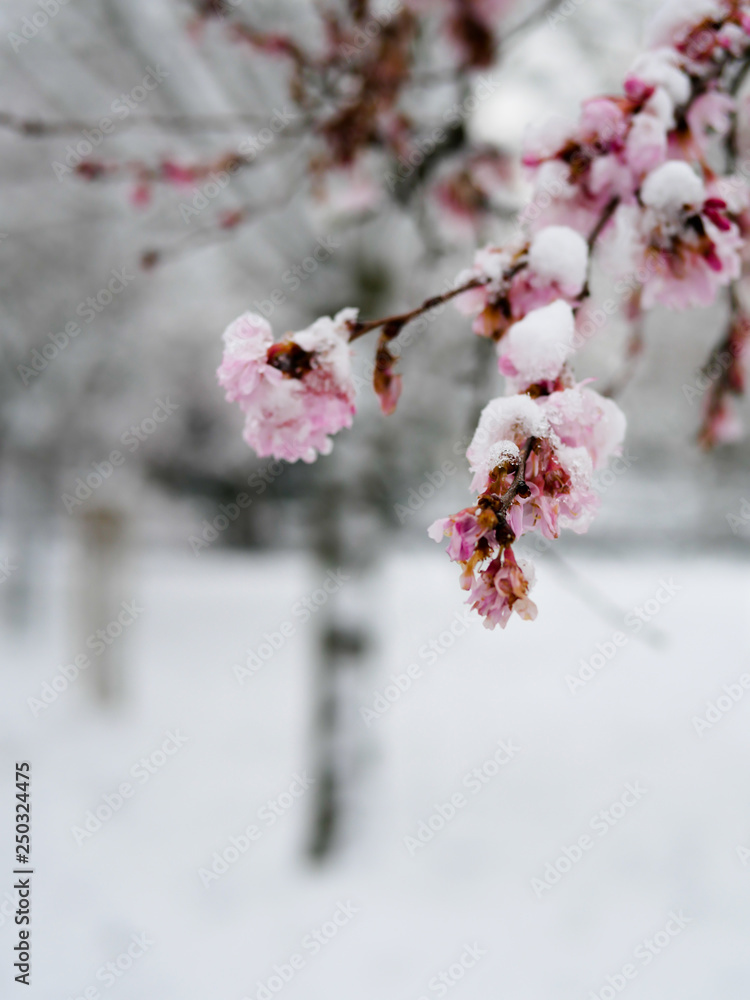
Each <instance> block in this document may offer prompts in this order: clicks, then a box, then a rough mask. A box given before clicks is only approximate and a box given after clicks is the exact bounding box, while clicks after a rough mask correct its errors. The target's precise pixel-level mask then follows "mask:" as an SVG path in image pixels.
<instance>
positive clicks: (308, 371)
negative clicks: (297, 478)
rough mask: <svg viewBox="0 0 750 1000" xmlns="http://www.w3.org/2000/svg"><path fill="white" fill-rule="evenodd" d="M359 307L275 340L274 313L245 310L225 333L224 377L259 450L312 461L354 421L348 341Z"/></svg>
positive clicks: (230, 397) (251, 441)
mask: <svg viewBox="0 0 750 1000" xmlns="http://www.w3.org/2000/svg"><path fill="white" fill-rule="evenodd" d="M356 315H357V313H356V310H354V309H344V310H342V311H341V312H340V313H338V314H337V315H336V317H335V318H334V319H331V318H329V317H323V318H321V319H318V320H316V321H315V323H313V325H312V326H311V327H309V328H308V329H306V330H301V331H300V332H298V333H295V334H290V335H289V336H288V337H287V339H286V340H283V341H279V342H277V343H274V339H273V332H272V330H271V326H270V324H269V323H268V321H267V320H265V319H263V317H261V316H257V315H255V314H254V313H244V314H243V315H242V316H240V317H239V318H238V319H236V320H234V322H233V323H231V324H230V325H229V326H228V327H227V329H226V331H225V333H224V344H225V347H224V358H223V360H222V363H221V366H220V367H219V369H218V372H217V375H218V379H219V384H220V385H221V386H222V387H223V388H224V389H225V390H226V395H227V399H228V400H230V401H231V402H237V403H239V405H240V409H241V410H242V412H243V413H244V414H245V429H244V434H243V436H244V438H245V440H246V441H247V443H248V444H249V445H250V447H251V448H253V449H254V450H255V451H256V452H257V454H258V455H260V456H261V457H264V456H266V455H272V456H273V457H274V458H284V459H286V460H287V461H289V462H294V461H296V460H297V459H300V458H301V459H302V460H303V461H305V462H312V461H314V460H315V459H316V458H317V455H318V453H320V454H321V455H327V454H328V453H329V452H330V451H331V449H332V447H333V442H332V441H331V438H330V437H329V435H330V434H335V433H336V432H337V431H340V430H341V429H342V428H344V427H350V426H351V423H352V417H353V415H354V412H355V406H354V398H355V388H354V381H353V377H352V372H351V361H350V351H349V348H348V346H347V339H348V334H349V326H348V324H349V323H350V322H351V321H353V320H354V319H355V318H356Z"/></svg>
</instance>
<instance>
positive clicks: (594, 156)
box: [220, 0, 750, 628]
mask: <svg viewBox="0 0 750 1000" xmlns="http://www.w3.org/2000/svg"><path fill="white" fill-rule="evenodd" d="M413 4H414V5H415V6H419V5H420V0H413ZM478 9H479V5H478V4H472V3H459V2H458V0H456V11H459V10H460V11H463V12H464V13H466V12H467V11H468V12H470V11H474V10H478ZM652 39H653V48H652V49H651V50H650V51H648V52H646V53H645V54H644V55H642V56H641V57H640V58H639V59H637V60H636V62H635V63H634V64H633V66H632V67H631V70H630V72H629V73H628V75H627V77H626V80H625V84H624V92H623V95H622V96H620V97H600V98H596V99H594V100H591V101H588V102H586V103H585V104H584V107H583V111H582V114H581V117H580V120H579V121H578V122H577V123H576V124H575V125H574V126H573V127H572V128H571V127H570V125H569V124H568V123H565V122H562V123H560V122H557V123H555V122H553V123H551V124H550V123H548V124H547V125H546V126H545V127H544V128H543V129H541V130H538V131H536V132H535V133H534V134H532V135H531V136H530V140H529V143H528V145H527V150H526V154H525V158H524V162H525V164H526V166H527V167H528V168H529V170H530V171H531V173H532V174H533V176H534V178H535V183H536V193H535V197H534V200H535V205H534V207H535V208H536V211H535V212H531V211H529V212H528V213H526V215H525V219H526V221H530V222H531V223H532V224H531V225H530V226H529V230H530V235H529V234H527V235H525V236H521V237H519V238H518V239H516V240H515V241H514V242H512V243H511V244H509V245H508V246H505V247H498V246H487V247H485V248H483V249H482V250H480V251H479V252H478V253H477V254H476V257H475V260H474V263H473V266H472V267H471V268H470V269H468V270H466V271H464V272H463V273H462V274H461V275H460V276H459V279H458V281H457V283H456V286H455V287H454V288H453V289H451V290H450V291H449V292H447V293H445V294H443V295H441V296H440V295H439V296H435V297H433V298H431V299H428V300H427V301H426V302H425V303H423V304H422V306H420V307H418V308H416V309H413V310H411V311H409V312H406V313H401V314H399V315H396V316H390V317H386V318H385V319H383V320H371V321H367V322H358V321H356V320H355V318H354V314H353V313H351V312H345V313H341V314H339V316H337V317H336V318H335V319H334V320H330V319H326V320H319V321H318V322H317V323H316V324H315V325H314V326H313V327H312V328H311V330H310V331H303V333H302V334H296V335H294V337H292V338H290V339H289V340H287V341H285V342H283V344H281V345H272V337H271V334H270V328H268V327H267V324H265V326H263V327H262V328H260V327H259V323H260V324H262V323H263V322H264V321H262V320H261V321H259V319H258V317H242V318H241V319H240V320H238V321H237V324H239V333H238V331H235V332H234V333H231V335H230V332H231V331H232V330H233V329H234V327H235V326H237V324H233V327H230V330H229V331H228V332H227V337H228V340H227V356H226V358H225V362H224V364H223V365H222V368H221V369H220V379H221V381H222V384H223V385H225V386H226V387H227V388H228V390H229V393H230V398H235V399H238V400H239V401H240V403H241V405H242V406H243V409H245V412H246V413H247V414H248V427H247V428H246V437H247V439H248V441H250V443H252V444H254V445H255V446H256V447H257V442H260V445H261V447H263V448H265V449H266V450H265V451H263V452H261V454H269V453H273V454H277V455H279V454H284V453H285V452H286V453H289V454H291V455H292V456H293V457H305V458H307V459H308V460H309V458H310V456H311V455H312V456H313V457H314V454H315V451H316V450H317V451H325V450H326V449H327V448H328V447H330V441H329V439H328V438H327V437H326V435H327V434H330V433H333V432H334V431H335V430H337V429H339V428H340V427H343V426H348V424H349V423H350V421H351V413H352V412H353V403H352V398H353V389H352V388H351V379H350V375H345V374H343V372H344V367H345V366H344V364H343V361H342V360H338V361H336V363H335V364H333V365H332V359H333V358H334V355H335V357H336V358H337V359H343V358H344V357H346V358H347V361H348V353H346V345H345V341H346V340H347V339H348V340H352V339H355V338H356V337H359V336H361V335H363V334H365V333H369V332H370V331H372V330H376V329H380V331H381V333H380V339H379V341H378V345H377V348H376V366H375V378H374V384H375V389H376V392H377V393H378V395H379V396H380V399H381V406H382V408H383V410H384V412H391V411H392V409H394V408H395V406H396V403H397V401H398V396H399V393H400V389H401V380H400V376H398V375H396V374H395V372H394V366H395V361H396V358H395V355H394V354H393V353H392V352H391V351H390V349H389V345H390V343H391V341H393V340H395V338H396V337H397V336H398V335H399V333H400V332H401V330H402V329H403V327H404V326H405V325H406V324H407V323H409V322H410V321H411V320H412V319H414V318H415V317H417V316H421V315H423V314H425V313H427V312H429V311H430V310H431V309H432V308H434V307H435V306H436V305H439V304H442V303H443V302H446V301H448V300H450V299H453V300H454V302H455V305H456V306H457V308H458V309H459V311H460V312H462V313H463V314H464V315H467V316H470V317H472V319H473V324H472V327H473V330H474V332H475V333H476V334H478V335H480V336H484V337H489V338H491V339H493V340H494V341H495V342H496V344H497V352H498V367H499V370H500V372H501V373H502V374H503V375H504V376H505V379H506V394H505V395H503V396H500V397H498V398H497V399H493V400H492V401H491V402H489V403H488V404H487V406H486V407H485V408H484V410H483V412H482V415H481V418H480V421H479V425H478V427H477V430H476V433H475V435H474V438H473V440H472V442H471V444H470V445H469V448H468V450H467V459H468V461H469V466H470V469H471V472H472V475H473V479H472V483H471V489H472V491H473V493H474V495H475V497H476V499H475V502H474V504H473V505H471V506H469V507H467V508H465V509H464V510H461V511H459V512H458V513H457V514H454V515H452V516H450V517H447V518H442V519H440V520H438V521H436V522H435V523H434V524H433V525H432V527H431V528H430V536H431V537H432V538H433V539H435V540H436V541H442V539H443V538H446V537H447V538H448V547H447V552H448V556H449V558H450V559H451V560H452V561H454V562H457V563H459V564H460V566H461V567H462V572H461V586H462V587H463V589H464V590H466V591H468V594H469V597H468V600H469V603H470V604H471V605H472V607H473V608H474V609H475V610H477V611H478V612H479V613H480V614H481V615H482V616H483V618H484V620H485V625H487V627H490V628H493V627H495V626H496V625H500V626H501V627H504V626H505V625H506V624H507V623H508V621H509V619H510V618H511V616H512V614H513V613H514V612H515V613H516V614H518V615H519V616H520V617H521V618H525V619H532V618H534V617H536V606H535V605H534V603H533V601H532V600H531V598H530V596H529V594H530V591H531V588H532V585H533V582H534V572H533V567H532V566H531V564H530V563H529V562H528V561H526V560H524V559H522V558H520V557H519V556H518V555H517V553H516V552H515V550H514V548H513V546H514V543H515V542H516V541H517V540H518V539H519V538H522V537H523V536H525V535H528V534H529V533H532V532H536V533H538V534H540V535H541V536H542V537H543V538H545V539H553V538H557V537H558V536H559V534H560V532H561V531H562V530H564V529H569V530H572V531H575V532H582V531H585V530H587V528H588V526H589V524H590V522H591V519H592V517H593V516H594V514H595V512H596V510H597V506H598V503H599V497H598V493H597V492H596V490H595V489H594V479H593V477H594V474H595V472H596V471H597V470H600V469H602V468H603V467H604V466H606V464H607V462H608V461H609V459H610V458H611V457H613V456H614V455H616V454H618V452H619V450H620V448H621V446H622V442H623V438H624V433H625V417H624V415H623V414H622V412H621V411H620V409H619V408H618V406H617V405H616V404H615V403H614V402H613V401H612V400H611V399H609V398H606V397H605V396H602V395H600V394H599V393H598V392H596V391H595V390H594V389H593V388H591V386H590V385H589V384H588V383H587V382H586V381H576V379H575V378H574V376H573V374H572V371H571V368H570V359H571V356H572V354H573V352H574V350H575V348H576V346H577V342H578V335H577V333H576V313H577V311H578V310H579V308H581V306H582V305H584V304H585V302H586V300H587V297H588V296H589V269H590V257H591V253H592V251H593V249H594V248H595V247H598V246H599V245H600V244H601V243H602V242H604V244H605V250H606V251H607V255H608V259H609V261H610V263H612V262H614V270H615V271H616V272H618V273H620V274H628V275H629V276H630V278H634V280H635V287H634V286H633V283H632V281H628V282H626V283H625V286H624V287H626V289H627V290H628V293H627V296H626V299H625V300H624V302H623V304H624V306H625V310H626V315H627V318H628V319H629V320H631V321H635V320H636V319H637V318H638V317H639V315H640V310H641V308H649V307H651V306H654V305H656V304H661V305H665V306H668V307H671V308H684V307H686V306H697V305H708V304H710V303H712V302H713V301H714V300H715V298H716V295H717V291H718V290H719V289H720V288H721V287H723V286H726V285H729V284H731V283H732V282H734V281H735V280H736V279H737V278H738V277H739V275H740V272H741V267H742V252H743V248H745V247H746V237H747V235H748V233H750V192H748V185H747V183H746V180H745V179H744V177H743V176H742V174H743V171H738V170H736V169H735V167H734V164H733V162H732V161H733V160H735V159H736V157H735V156H734V154H733V152H732V150H733V144H736V142H735V140H736V134H735V133H736V124H737V123H736V113H737V106H738V105H737V103H736V101H735V98H734V96H732V94H730V93H729V91H730V90H732V91H734V90H735V89H736V85H737V84H738V83H739V82H741V80H742V77H743V74H744V72H745V71H746V69H747V66H748V65H750V9H748V3H747V0H694V2H693V3H691V4H690V12H689V13H688V12H687V11H686V8H685V7H684V3H683V4H682V5H679V4H678V3H673V2H672V0H670V3H669V4H668V7H667V9H666V13H664V14H662V15H661V16H660V17H659V18H657V20H656V22H655V26H654V28H653V31H652ZM715 139H721V140H723V141H724V143H725V146H726V150H728V151H729V154H730V155H729V156H728V163H729V166H728V169H727V174H728V176H727V177H724V178H722V177H720V176H719V175H717V173H716V172H715V169H712V167H711V166H710V164H709V161H710V160H711V145H712V143H713V141H714V140H715ZM734 152H736V150H734ZM744 172H745V173H746V171H744ZM539 206H542V210H541V211H540V210H539ZM745 252H746V251H745ZM731 307H732V315H731V318H730V329H729V333H728V334H727V336H726V338H725V340H724V342H723V343H722V345H720V348H719V349H718V351H716V352H714V355H713V358H714V364H715V366H716V369H717V370H716V373H715V374H714V373H713V372H712V368H711V367H708V368H707V370H706V377H707V378H708V379H709V383H708V384H709V386H710V388H709V389H708V391H707V392H706V398H705V421H704V427H703V430H702V432H701V440H702V441H703V443H704V444H707V445H708V444H713V443H715V442H716V441H721V440H729V439H731V438H732V437H733V436H734V435H735V434H736V432H737V425H736V421H735V420H734V415H733V412H732V409H731V399H730V397H731V396H733V395H737V394H738V393H740V392H741V391H742V390H743V389H744V384H745V372H744V367H743V363H742V362H743V358H742V355H743V353H744V350H745V346H746V344H747V343H748V342H750V320H748V318H747V317H745V316H744V315H743V312H742V305H741V301H740V297H739V296H737V295H736V294H734V292H733V293H732V294H731ZM243 324H244V325H243ZM321 324H322V325H321ZM246 327H248V329H246ZM315 331H317V332H315ZM314 332H315V333H314ZM334 334H335V337H334ZM336 337H337V338H338V340H336V339H335V338H336ZM316 338H317V339H316ZM331 338H333V341H331ZM584 339H585V338H584ZM332 343H334V344H335V350H334V348H333V347H332V346H331V344H332ZM331 366H332V367H333V368H335V369H336V371H337V374H336V376H335V377H334V376H333V375H331V374H330V372H329V368H330V367H331ZM346 371H347V372H348V369H346ZM696 391H698V390H696ZM287 418H288V419H287ZM321 441H322V442H323V443H322V446H321V443H320V442H321ZM269 442H272V443H269Z"/></svg>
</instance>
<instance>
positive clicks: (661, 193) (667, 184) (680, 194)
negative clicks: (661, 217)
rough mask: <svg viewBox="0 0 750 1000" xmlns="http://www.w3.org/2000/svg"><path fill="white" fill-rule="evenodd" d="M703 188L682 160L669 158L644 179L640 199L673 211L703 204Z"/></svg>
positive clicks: (661, 210) (664, 210) (652, 206)
mask: <svg viewBox="0 0 750 1000" xmlns="http://www.w3.org/2000/svg"><path fill="white" fill-rule="evenodd" d="M705 197H706V189H705V187H704V185H703V181H702V180H701V178H700V177H699V176H698V175H697V174H696V172H695V171H694V170H693V169H692V168H691V167H690V166H688V164H687V163H684V162H683V161H682V160H670V161H669V162H668V163H664V164H662V166H661V167H658V168H657V169H656V170H654V171H653V172H652V173H650V174H649V175H648V177H647V178H646V179H645V181H644V182H643V186H642V187H641V201H642V202H643V204H644V205H647V206H648V207H649V208H654V209H657V210H658V211H660V212H666V213H675V212H678V211H679V210H680V209H681V208H697V207H698V206H699V205H702V204H703V201H704V199H705Z"/></svg>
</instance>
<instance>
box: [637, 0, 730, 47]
mask: <svg viewBox="0 0 750 1000" xmlns="http://www.w3.org/2000/svg"><path fill="white" fill-rule="evenodd" d="M721 15H722V9H721V6H720V5H719V4H717V3H715V2H714V0H662V2H661V3H660V4H658V5H657V7H656V10H655V11H654V13H653V15H652V16H651V18H650V20H649V23H648V24H647V26H646V31H645V37H646V43H647V44H648V45H649V46H662V45H669V44H670V43H672V42H674V41H675V39H676V38H677V37H678V36H679V35H680V34H681V33H682V32H683V31H684V29H685V27H686V26H687V25H689V24H696V23H698V22H699V21H702V20H703V19H704V18H711V19H715V18H720V17H721Z"/></svg>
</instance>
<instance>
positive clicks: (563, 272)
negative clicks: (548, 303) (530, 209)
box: [529, 226, 589, 295]
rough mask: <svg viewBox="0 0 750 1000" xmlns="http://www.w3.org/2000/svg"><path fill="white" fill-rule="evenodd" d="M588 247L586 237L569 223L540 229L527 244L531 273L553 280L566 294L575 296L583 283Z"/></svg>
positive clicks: (549, 280)
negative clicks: (528, 245)
mask: <svg viewBox="0 0 750 1000" xmlns="http://www.w3.org/2000/svg"><path fill="white" fill-rule="evenodd" d="M588 260H589V250H588V246H587V245H586V240H585V239H584V238H583V236H581V234H580V233H577V232H576V231H575V230H574V229H571V228H570V227H569V226H547V227H546V228H545V229H540V230H539V232H538V233H537V234H536V236H535V237H534V239H533V240H532V242H531V246H530V247H529V266H530V268H531V270H532V271H533V272H534V274H538V275H539V277H540V278H544V279H545V280H546V281H548V282H556V283H557V284H558V285H559V286H560V287H561V288H562V289H564V291H565V292H566V294H568V295H577V294H578V293H579V292H580V291H581V289H582V288H583V286H584V284H585V282H586V269H587V267H588Z"/></svg>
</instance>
